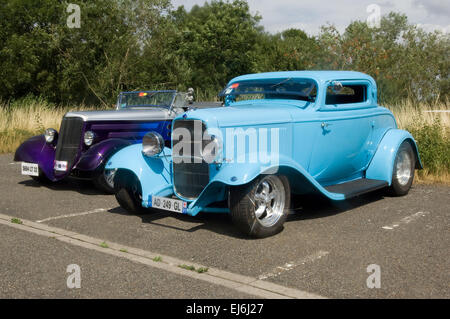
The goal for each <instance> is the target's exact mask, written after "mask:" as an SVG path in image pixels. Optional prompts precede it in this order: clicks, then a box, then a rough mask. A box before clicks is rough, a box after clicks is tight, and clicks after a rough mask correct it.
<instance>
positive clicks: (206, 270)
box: [197, 267, 209, 274]
mask: <svg viewBox="0 0 450 319" xmlns="http://www.w3.org/2000/svg"><path fill="white" fill-rule="evenodd" d="M208 269H209V268H203V267H202V268H199V269H197V272H198V273H199V274H203V273H205V272H208Z"/></svg>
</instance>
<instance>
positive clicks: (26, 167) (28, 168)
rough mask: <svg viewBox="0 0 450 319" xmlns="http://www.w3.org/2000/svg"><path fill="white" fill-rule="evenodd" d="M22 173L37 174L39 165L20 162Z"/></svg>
mask: <svg viewBox="0 0 450 319" xmlns="http://www.w3.org/2000/svg"><path fill="white" fill-rule="evenodd" d="M22 175H28V176H39V165H38V164H33V163H25V162H23V163H22Z"/></svg>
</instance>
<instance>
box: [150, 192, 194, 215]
mask: <svg viewBox="0 0 450 319" xmlns="http://www.w3.org/2000/svg"><path fill="white" fill-rule="evenodd" d="M151 205H152V206H151V207H153V208H158V209H162V210H166V211H169V212H175V213H179V214H183V213H185V212H186V210H187V203H186V202H183V201H181V200H178V199H172V198H166V197H158V196H152V199H151Z"/></svg>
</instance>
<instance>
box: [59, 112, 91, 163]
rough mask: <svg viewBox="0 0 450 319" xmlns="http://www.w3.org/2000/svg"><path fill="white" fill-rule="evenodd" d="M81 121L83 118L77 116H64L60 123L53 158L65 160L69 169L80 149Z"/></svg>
mask: <svg viewBox="0 0 450 319" xmlns="http://www.w3.org/2000/svg"><path fill="white" fill-rule="evenodd" d="M83 123H84V122H83V119H81V118H78V117H64V118H63V120H62V123H61V129H60V131H59V137H58V144H57V145H56V154H55V160H56V161H66V162H67V167H68V168H69V169H70V168H72V166H73V165H74V164H75V163H74V162H75V160H76V158H77V156H78V154H79V152H80V149H81V145H80V144H81V134H82V131H83Z"/></svg>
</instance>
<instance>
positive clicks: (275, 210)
mask: <svg viewBox="0 0 450 319" xmlns="http://www.w3.org/2000/svg"><path fill="white" fill-rule="evenodd" d="M285 197H286V193H285V190H284V185H283V183H282V182H281V180H280V179H279V178H278V177H276V176H267V177H265V178H263V179H262V180H261V181H260V182H259V184H258V185H257V186H256V191H255V194H254V204H255V216H256V220H257V221H258V222H259V223H260V224H261V225H262V226H264V227H271V226H273V225H275V224H276V223H277V222H278V221H279V220H280V218H281V216H283V212H284V206H285V201H286V198H285Z"/></svg>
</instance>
